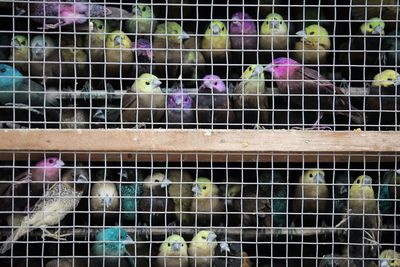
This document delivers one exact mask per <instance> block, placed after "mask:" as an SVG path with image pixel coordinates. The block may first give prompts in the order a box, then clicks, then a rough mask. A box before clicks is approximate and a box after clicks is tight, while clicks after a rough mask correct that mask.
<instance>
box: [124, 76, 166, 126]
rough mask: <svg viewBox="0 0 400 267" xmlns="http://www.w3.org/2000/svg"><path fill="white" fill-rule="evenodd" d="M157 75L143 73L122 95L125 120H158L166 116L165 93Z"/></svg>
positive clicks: (135, 121)
mask: <svg viewBox="0 0 400 267" xmlns="http://www.w3.org/2000/svg"><path fill="white" fill-rule="evenodd" d="M160 85H161V81H160V80H159V79H158V78H157V76H155V75H153V74H150V73H143V74H142V75H140V76H139V78H138V79H136V81H135V82H134V83H133V84H132V86H131V88H129V89H128V90H127V92H126V94H125V95H124V96H123V97H122V108H123V110H122V119H123V121H124V122H130V123H133V124H138V123H141V122H153V123H155V122H158V121H159V120H161V118H162V117H163V116H164V111H165V110H164V108H165V94H164V93H163V92H162V91H161V88H160Z"/></svg>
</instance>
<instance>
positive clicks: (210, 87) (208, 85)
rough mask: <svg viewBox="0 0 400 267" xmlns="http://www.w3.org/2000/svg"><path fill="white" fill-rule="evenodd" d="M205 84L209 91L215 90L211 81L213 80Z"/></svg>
mask: <svg viewBox="0 0 400 267" xmlns="http://www.w3.org/2000/svg"><path fill="white" fill-rule="evenodd" d="M203 84H204V86H205V87H206V88H208V89H211V90H212V89H213V82H212V81H211V80H205V81H204V82H203Z"/></svg>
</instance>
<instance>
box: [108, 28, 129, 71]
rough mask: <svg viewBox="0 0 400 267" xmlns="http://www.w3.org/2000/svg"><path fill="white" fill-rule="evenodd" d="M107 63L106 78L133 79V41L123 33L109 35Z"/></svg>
mask: <svg viewBox="0 0 400 267" xmlns="http://www.w3.org/2000/svg"><path fill="white" fill-rule="evenodd" d="M105 62H106V73H105V74H106V77H117V78H131V77H133V74H134V73H135V72H134V71H133V70H132V67H133V62H134V57H133V51H132V41H131V39H129V37H128V35H126V33H124V32H123V31H119V30H116V31H113V32H111V33H109V34H107V37H106V52H105Z"/></svg>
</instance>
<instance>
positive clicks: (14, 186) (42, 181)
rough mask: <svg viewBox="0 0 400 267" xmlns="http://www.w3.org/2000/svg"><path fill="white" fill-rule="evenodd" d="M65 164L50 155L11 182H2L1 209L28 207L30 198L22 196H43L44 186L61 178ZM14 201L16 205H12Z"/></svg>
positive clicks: (0, 190) (0, 186)
mask: <svg viewBox="0 0 400 267" xmlns="http://www.w3.org/2000/svg"><path fill="white" fill-rule="evenodd" d="M63 166H64V162H63V161H62V160H61V159H59V158H58V157H48V158H45V159H42V160H40V161H39V162H37V163H36V164H35V165H34V166H32V168H31V169H30V170H27V171H24V172H22V173H21V174H19V175H18V176H16V177H15V178H14V179H11V180H10V184H9V183H1V184H0V195H1V196H4V198H2V201H1V202H0V210H9V209H11V208H12V207H13V210H14V211H20V210H24V209H28V207H27V205H28V203H29V202H28V199H27V198H22V197H23V196H25V197H27V196H31V197H38V196H41V195H42V192H43V189H44V188H46V187H49V186H51V185H53V184H54V183H56V182H58V181H59V180H60V177H61V168H62V167H63ZM2 178H4V177H2ZM28 184H29V188H28ZM28 191H29V193H28ZM12 196H14V197H12ZM17 196H19V197H17ZM13 201H14V206H13V205H12V202H13Z"/></svg>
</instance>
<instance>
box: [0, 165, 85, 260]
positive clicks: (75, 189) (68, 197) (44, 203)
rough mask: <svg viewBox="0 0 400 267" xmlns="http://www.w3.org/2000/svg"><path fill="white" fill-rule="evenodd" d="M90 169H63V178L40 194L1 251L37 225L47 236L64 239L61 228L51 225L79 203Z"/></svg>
mask: <svg viewBox="0 0 400 267" xmlns="http://www.w3.org/2000/svg"><path fill="white" fill-rule="evenodd" d="M88 180H89V179H88V173H87V171H86V170H84V169H72V168H71V169H68V170H66V171H64V172H63V174H62V179H61V182H59V183H56V184H54V185H53V186H51V187H50V188H49V189H48V190H47V191H46V192H45V194H44V196H43V197H42V198H40V199H39V200H38V201H37V202H36V203H35V205H34V206H33V208H32V210H31V211H30V213H29V214H28V215H26V216H25V217H24V219H23V220H22V222H21V225H20V226H19V227H18V229H16V230H14V231H13V232H12V234H11V235H10V236H9V237H8V238H7V240H6V241H5V242H4V243H3V246H2V247H1V250H0V253H2V254H4V253H5V252H6V251H7V250H9V249H10V248H11V247H12V245H13V244H14V242H15V241H17V240H18V239H20V238H21V237H22V236H24V235H25V234H28V233H29V232H31V231H32V230H33V229H35V228H41V229H42V230H43V232H44V234H43V237H45V236H49V237H53V238H56V239H60V238H62V237H63V235H60V234H59V233H58V231H57V232H56V233H50V232H49V231H48V230H46V227H47V226H52V225H58V224H59V223H60V222H61V221H62V220H63V219H64V218H65V216H67V215H68V214H69V213H70V212H73V211H74V210H75V208H76V207H77V206H78V204H79V201H80V199H81V197H82V195H83V194H84V192H85V191H86V187H87V182H88Z"/></svg>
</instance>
